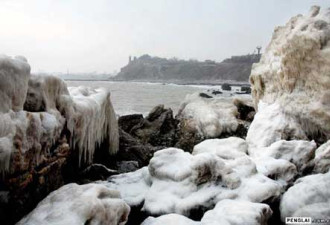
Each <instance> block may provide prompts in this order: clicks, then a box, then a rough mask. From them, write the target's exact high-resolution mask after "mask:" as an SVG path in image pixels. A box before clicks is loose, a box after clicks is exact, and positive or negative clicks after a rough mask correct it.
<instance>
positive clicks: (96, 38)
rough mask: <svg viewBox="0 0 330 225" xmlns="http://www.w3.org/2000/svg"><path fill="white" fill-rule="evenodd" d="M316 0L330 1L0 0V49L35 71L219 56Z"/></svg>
mask: <svg viewBox="0 0 330 225" xmlns="http://www.w3.org/2000/svg"><path fill="white" fill-rule="evenodd" d="M311 5H320V6H322V7H330V0H0V51H1V52H0V53H3V54H7V55H10V56H14V55H24V56H26V57H27V59H28V61H29V62H30V64H31V66H32V71H33V72H40V71H44V72H45V71H46V72H66V71H67V70H69V71H70V72H92V71H98V72H103V71H105V72H113V71H114V70H119V69H120V68H121V67H122V66H124V65H126V63H127V61H128V56H129V55H133V56H140V55H142V54H146V53H147V54H150V55H153V56H160V57H174V56H175V57H178V58H182V59H190V58H193V59H198V60H205V59H214V60H216V61H221V60H223V59H224V58H227V57H230V56H231V55H239V54H247V53H252V52H253V50H254V48H255V47H256V46H257V45H261V46H263V47H265V46H266V45H267V44H268V42H269V40H270V37H271V34H272V32H273V29H274V27H275V26H277V25H282V24H284V23H285V22H286V21H287V20H288V19H289V18H290V17H292V16H294V15H297V14H299V13H302V14H306V13H308V11H309V8H310V6H311Z"/></svg>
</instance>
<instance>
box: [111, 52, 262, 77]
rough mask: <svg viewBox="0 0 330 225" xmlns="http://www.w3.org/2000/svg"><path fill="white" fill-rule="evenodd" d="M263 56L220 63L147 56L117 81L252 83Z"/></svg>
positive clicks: (226, 60) (244, 56) (128, 69)
mask: <svg viewBox="0 0 330 225" xmlns="http://www.w3.org/2000/svg"><path fill="white" fill-rule="evenodd" d="M260 56H261V55H258V54H251V55H243V56H233V57H231V58H229V59H225V60H223V61H222V62H220V63H218V62H215V61H211V60H206V61H204V62H200V61H197V60H189V61H185V60H178V59H166V58H160V57H151V56H149V55H143V56H141V57H139V58H136V59H135V60H133V61H130V62H129V63H128V65H126V66H125V67H123V68H121V70H120V72H119V73H118V75H117V76H116V77H115V78H114V79H115V80H135V81H139V80H142V81H158V82H162V81H164V82H174V83H198V82H202V83H203V82H206V83H210V82H211V81H212V82H215V81H238V82H248V79H249V75H250V73H251V67H252V64H253V63H256V62H259V60H260Z"/></svg>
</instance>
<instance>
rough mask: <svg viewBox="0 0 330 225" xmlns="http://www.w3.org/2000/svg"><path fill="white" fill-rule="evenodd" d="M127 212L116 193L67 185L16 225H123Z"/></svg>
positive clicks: (52, 194) (101, 188)
mask: <svg viewBox="0 0 330 225" xmlns="http://www.w3.org/2000/svg"><path fill="white" fill-rule="evenodd" d="M129 212H130V207H129V206H128V205H127V204H126V203H125V202H124V201H123V200H122V199H121V198H120V194H119V192H117V191H111V190H109V189H108V188H106V187H104V186H103V185H100V184H86V185H77V184H68V185H65V186H63V187H61V188H60V189H58V190H56V191H54V192H52V193H51V194H49V195H48V196H47V197H46V198H45V199H44V200H42V201H41V202H40V203H39V204H38V206H37V207H36V208H35V209H34V210H33V211H32V212H31V213H30V214H28V215H27V216H26V217H24V218H23V219H22V220H21V221H20V222H18V225H20V224H26V225H39V224H48V225H51V224H54V225H55V224H72V225H75V224H77V225H78V224H109V225H118V224H119V225H124V224H125V223H126V222H127V218H128V214H129Z"/></svg>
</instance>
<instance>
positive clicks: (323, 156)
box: [314, 140, 330, 173]
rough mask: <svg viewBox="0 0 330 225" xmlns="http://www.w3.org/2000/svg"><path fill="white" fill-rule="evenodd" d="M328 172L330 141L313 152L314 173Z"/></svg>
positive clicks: (329, 165)
mask: <svg viewBox="0 0 330 225" xmlns="http://www.w3.org/2000/svg"><path fill="white" fill-rule="evenodd" d="M329 170H330V140H329V141H328V142H326V143H324V144H323V145H321V146H320V147H319V148H318V149H316V151H315V158H314V172H315V173H326V172H328V171H329Z"/></svg>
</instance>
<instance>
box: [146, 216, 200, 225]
mask: <svg viewBox="0 0 330 225" xmlns="http://www.w3.org/2000/svg"><path fill="white" fill-rule="evenodd" d="M161 224H166V225H201V223H200V222H196V221H193V220H191V219H189V218H187V217H185V216H182V215H179V214H173V213H171V214H166V215H163V216H159V217H157V218H155V217H151V216H150V217H148V218H147V219H146V220H145V221H143V223H142V224H141V225H161Z"/></svg>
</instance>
